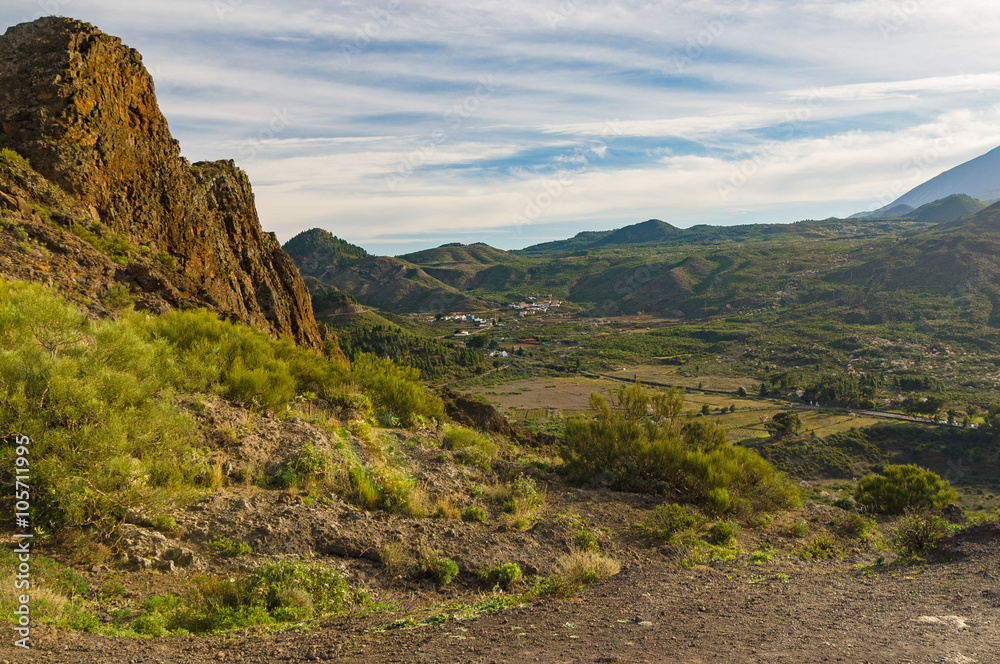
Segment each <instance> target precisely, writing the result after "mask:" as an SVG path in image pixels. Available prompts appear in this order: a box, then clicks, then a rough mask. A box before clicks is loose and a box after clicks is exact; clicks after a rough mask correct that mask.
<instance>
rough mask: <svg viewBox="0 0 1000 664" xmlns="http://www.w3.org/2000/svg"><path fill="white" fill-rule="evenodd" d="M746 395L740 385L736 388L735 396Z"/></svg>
mask: <svg viewBox="0 0 1000 664" xmlns="http://www.w3.org/2000/svg"><path fill="white" fill-rule="evenodd" d="M746 395H747V391H746V389H745V388H744V387H743V386H742V385H741V386H740V389H738V390H736V396H738V397H745V396H746Z"/></svg>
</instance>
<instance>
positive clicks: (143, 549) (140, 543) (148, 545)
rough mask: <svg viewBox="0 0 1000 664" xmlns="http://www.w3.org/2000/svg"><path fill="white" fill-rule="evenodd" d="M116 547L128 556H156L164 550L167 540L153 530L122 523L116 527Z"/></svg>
mask: <svg viewBox="0 0 1000 664" xmlns="http://www.w3.org/2000/svg"><path fill="white" fill-rule="evenodd" d="M117 534H118V537H117V542H118V548H119V549H121V551H122V552H124V553H125V554H127V555H129V556H130V557H136V558H145V557H154V558H155V557H157V556H159V555H160V552H161V551H164V550H165V549H166V548H167V547H168V545H169V540H168V539H167V538H166V537H165V536H164V535H163V533H158V532H156V531H155V530H147V529H145V528H142V527H140V526H137V525H135V524H131V523H123V524H121V525H120V526H119V527H118V533H117Z"/></svg>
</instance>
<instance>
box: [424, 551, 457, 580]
mask: <svg viewBox="0 0 1000 664" xmlns="http://www.w3.org/2000/svg"><path fill="white" fill-rule="evenodd" d="M420 567H421V570H422V571H423V573H424V575H425V576H426V577H427V578H429V579H433V580H434V581H435V582H437V583H439V584H441V585H442V586H446V585H448V584H449V583H451V582H452V581H453V580H454V579H455V577H456V576H458V563H456V562H455V561H454V560H452V559H451V558H445V557H444V556H442V555H441V554H439V553H435V552H425V554H424V555H423V557H422V560H421V561H420Z"/></svg>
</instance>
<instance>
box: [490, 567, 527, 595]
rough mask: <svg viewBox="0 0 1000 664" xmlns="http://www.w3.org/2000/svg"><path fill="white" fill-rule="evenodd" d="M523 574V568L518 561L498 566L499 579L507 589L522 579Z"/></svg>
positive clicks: (497, 574)
mask: <svg viewBox="0 0 1000 664" xmlns="http://www.w3.org/2000/svg"><path fill="white" fill-rule="evenodd" d="M521 576H522V575H521V568H520V567H519V566H518V564H517V563H505V564H503V565H500V566H499V567H497V568H496V577H497V581H498V582H499V583H500V585H501V587H503V588H506V589H509V588H511V587H512V586H513V585H514V584H515V583H517V582H518V581H520V579H521Z"/></svg>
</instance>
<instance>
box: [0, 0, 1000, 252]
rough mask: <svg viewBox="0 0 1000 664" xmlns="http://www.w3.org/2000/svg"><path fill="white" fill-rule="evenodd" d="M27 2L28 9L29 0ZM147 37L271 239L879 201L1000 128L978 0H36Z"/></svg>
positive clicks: (190, 116) (482, 238) (160, 95)
mask: <svg viewBox="0 0 1000 664" xmlns="http://www.w3.org/2000/svg"><path fill="white" fill-rule="evenodd" d="M15 5H16V6H15ZM46 15H61V16H72V17H74V18H78V19H82V20H85V21H89V22H91V23H93V24H94V25H96V26H97V27H98V28H100V29H101V30H103V31H104V32H107V33H109V34H113V35H116V36H118V37H121V38H122V40H123V41H124V43H126V44H128V45H129V46H131V47H133V48H135V49H137V50H138V51H139V52H140V53H141V54H142V55H143V61H144V63H145V64H146V67H147V68H148V69H149V70H150V72H151V73H152V75H153V78H154V81H155V84H156V91H157V99H158V101H159V103H160V108H161V110H162V112H163V113H164V115H165V116H166V118H167V121H168V122H169V125H170V129H171V132H172V133H173V135H174V137H175V138H177V139H178V140H179V141H180V145H181V151H182V154H183V155H184V156H185V157H187V158H188V159H190V160H191V161H198V160H214V159H230V158H231V159H234V160H235V161H236V163H237V165H238V166H240V167H241V168H243V169H244V170H245V171H246V172H247V173H248V175H249V177H250V180H251V182H252V183H253V187H254V192H255V196H256V201H257V208H258V213H259V215H260V220H261V225H262V226H263V227H264V229H265V230H268V231H274V232H275V233H277V235H278V237H279V239H280V240H282V241H283V242H284V241H286V240H288V239H290V238H291V237H293V236H294V235H295V234H296V233H298V232H301V231H303V230H306V229H309V228H315V227H319V228H324V229H326V230H329V231H330V232H332V233H334V234H335V235H337V236H339V237H341V238H343V239H346V240H348V241H350V242H353V243H355V244H358V245H361V246H363V247H365V248H366V249H367V250H369V251H370V252H373V253H377V254H385V255H398V254H402V253H407V252H410V251H416V250H419V249H424V248H428V247H433V246H438V245H440V244H444V243H448V242H463V243H471V242H486V243H488V244H491V245H493V246H496V247H500V248H503V249H515V248H521V247H524V246H527V245H530V244H534V243H538V242H544V241H548V240H554V239H561V238H566V237H571V236H572V235H574V234H576V233H577V232H579V231H584V230H603V229H611V228H619V227H621V226H625V225H628V224H632V223H636V222H640V221H644V220H646V219H650V218H657V219H662V220H664V221H667V222H669V223H672V224H674V225H675V226H679V227H688V226H691V225H694V224H701V223H707V224H725V225H730V224H744V223H762V222H781V223H786V222H793V221H796V220H800V219H824V218H827V217H831V216H847V215H850V214H852V213H855V212H858V211H861V210H870V209H875V208H878V207H881V206H883V205H885V204H887V203H889V202H891V201H892V200H893V199H895V198H897V197H898V196H899V195H901V194H903V193H905V192H906V191H907V190H909V189H911V188H912V187H914V186H916V185H918V184H920V183H922V182H924V181H926V180H928V179H930V178H931V177H933V176H935V175H937V174H939V173H941V172H943V171H945V170H947V169H949V168H951V167H953V166H956V165H958V164H960V163H962V162H964V161H967V160H969V159H972V158H974V157H976V156H979V155H981V154H983V153H985V152H987V151H989V150H991V149H993V148H995V147H997V146H998V145H1000V40H997V39H996V35H997V34H1000V3H996V2H991V1H988V0H936V1H932V0H899V1H895V0H839V1H838V0H770V1H763V0H667V1H663V2H646V1H642V0H619V1H612V2H591V1H589V0H586V1H585V0H527V1H525V0H506V1H504V2H493V1H479V2H469V1H468V0H465V1H461V2H460V1H458V0H434V1H430V0H372V1H370V2H369V1H350V0H344V1H335V0H334V1H318V0H317V1H310V0H282V1H280V2H279V1H278V0H141V1H140V2H136V1H135V0H129V1H128V2H125V1H122V0H38V1H37V2H31V1H21V2H17V3H10V2H8V3H3V6H2V7H0V20H2V22H3V23H4V25H14V24H16V23H20V22H23V21H27V20H32V19H34V18H37V17H39V16H46Z"/></svg>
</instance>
